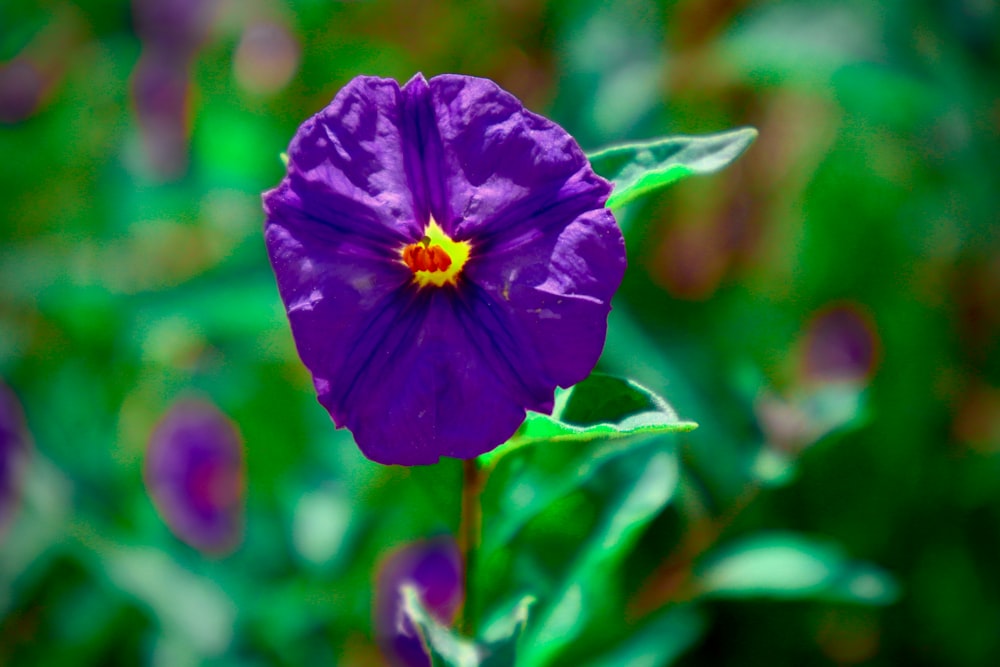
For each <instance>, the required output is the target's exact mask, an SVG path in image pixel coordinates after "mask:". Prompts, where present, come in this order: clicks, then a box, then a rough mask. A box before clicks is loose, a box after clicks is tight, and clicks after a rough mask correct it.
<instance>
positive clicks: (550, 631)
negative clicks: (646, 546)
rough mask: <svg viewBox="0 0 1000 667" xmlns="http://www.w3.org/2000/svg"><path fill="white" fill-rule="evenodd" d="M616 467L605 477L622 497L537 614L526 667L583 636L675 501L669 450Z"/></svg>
mask: <svg viewBox="0 0 1000 667" xmlns="http://www.w3.org/2000/svg"><path fill="white" fill-rule="evenodd" d="M620 463H621V465H620V466H616V467H615V469H614V470H613V471H611V473H612V474H610V475H608V476H609V477H612V478H617V479H611V480H609V482H610V484H611V488H615V489H619V490H620V491H619V493H618V495H617V496H616V497H613V498H612V499H611V501H610V502H609V503H608V505H607V509H606V510H605V512H604V514H603V517H602V520H601V521H600V523H599V524H598V526H597V528H596V530H594V532H593V533H592V534H591V535H590V537H589V539H588V540H587V543H586V544H585V545H584V546H583V548H582V549H581V550H580V552H579V553H578V555H577V557H576V558H575V559H574V561H573V562H572V563H571V564H570V565H569V567H568V568H567V570H566V576H565V578H564V579H563V581H562V583H561V585H560V587H559V588H558V590H557V591H556V592H555V594H554V595H553V596H552V597H551V598H549V599H548V600H547V604H546V605H545V608H544V609H543V610H542V611H541V612H540V613H539V617H538V622H537V624H535V626H534V628H533V631H532V632H531V633H530V639H529V640H528V641H526V642H525V645H526V648H527V649H528V650H527V653H526V655H525V660H524V664H525V665H529V666H531V665H545V664H548V663H550V662H551V661H552V659H553V658H554V657H555V656H556V655H557V654H558V653H559V652H560V651H562V650H563V649H564V648H566V647H567V646H569V645H571V644H572V643H573V642H574V640H575V639H576V638H577V637H578V636H579V635H580V634H581V633H582V632H583V631H584V629H585V628H586V626H587V624H588V623H589V622H590V621H591V620H592V618H591V615H592V613H593V610H594V609H595V608H597V607H598V603H599V602H600V600H601V599H603V598H604V597H605V594H606V592H607V589H606V586H607V584H608V582H609V581H612V580H615V578H616V577H615V576H614V575H613V574H612V571H613V569H614V568H615V567H616V566H617V565H618V564H619V563H620V562H621V560H622V559H623V558H624V557H625V555H626V554H627V553H628V552H629V551H630V550H631V548H632V546H633V545H634V544H635V542H636V541H637V540H638V539H639V536H640V535H641V533H642V531H643V530H644V529H645V527H646V526H647V525H648V524H649V522H650V521H652V520H653V519H654V518H655V517H656V516H657V515H658V514H659V513H660V512H661V511H662V510H663V508H664V507H665V506H666V505H667V503H669V502H670V500H671V499H672V498H673V496H674V492H675V490H676V488H677V481H678V476H679V474H678V463H677V456H676V452H674V451H673V448H670V450H664V449H652V451H649V452H635V453H634V456H631V457H629V458H628V459H626V460H623V461H621V462H620Z"/></svg>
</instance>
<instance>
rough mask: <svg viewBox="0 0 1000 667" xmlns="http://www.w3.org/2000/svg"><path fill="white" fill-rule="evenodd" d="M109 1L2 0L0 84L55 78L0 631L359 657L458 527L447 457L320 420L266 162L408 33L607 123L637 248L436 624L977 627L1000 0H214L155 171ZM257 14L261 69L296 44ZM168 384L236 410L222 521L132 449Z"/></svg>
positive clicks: (554, 640) (570, 629)
mask: <svg viewBox="0 0 1000 667" xmlns="http://www.w3.org/2000/svg"><path fill="white" fill-rule="evenodd" d="M133 4H135V3H130V2H126V1H125V0H113V1H111V2H104V3H97V2H79V3H37V2H35V3H32V2H4V3H0V26H2V27H3V29H2V30H0V105H3V104H6V103H7V101H8V100H9V99H10V94H11V92H10V91H11V90H15V91H18V92H21V91H25V90H29V88H26V87H24V86H25V82H27V83H28V84H30V83H31V81H30V79H18V78H11V76H12V74H17V75H18V76H23V75H24V72H25V71H27V72H28V75H29V77H30V74H31V71H37V73H40V75H41V79H40V84H41V87H40V88H39V89H38V90H39V94H38V97H37V98H36V99H34V101H33V102H32V104H33V105H34V106H33V107H32V108H31V109H29V111H30V114H29V115H28V116H27V117H25V118H24V119H23V120H18V121H7V120H6V119H4V120H2V121H0V155H3V156H5V158H6V159H4V160H0V192H2V194H3V196H4V206H3V207H2V209H0V375H2V379H3V381H4V382H5V383H6V384H8V385H10V386H11V387H12V388H13V389H14V391H15V393H16V394H17V395H18V397H19V399H20V401H21V403H22V404H23V407H24V411H25V416H26V421H27V424H28V427H29V429H30V431H31V434H32V441H33V444H32V449H31V452H32V454H31V459H30V463H29V465H28V466H27V472H26V474H25V478H24V479H23V480H22V485H21V487H22V488H21V493H20V500H19V502H18V503H17V504H16V505H15V507H14V512H13V514H12V516H11V520H10V521H9V522H8V523H7V525H5V526H4V527H3V532H2V533H0V664H4V665H8V664H9V665H32V664H39V665H61V664H73V665H82V666H85V665H108V664H128V665H133V664H158V665H164V664H165V665H177V666H178V667H185V666H186V665H197V664H209V665H214V666H217V667H228V666H231V665H232V666H235V665H239V666H240V667H245V666H250V667H257V666H258V665H260V666H261V667H263V666H265V665H287V666H289V667H291V666H293V665H323V664H361V665H376V664H379V663H380V656H379V654H378V651H377V649H376V648H375V647H374V645H373V640H372V639H371V637H372V631H371V626H372V600H373V596H374V590H375V588H376V586H377V578H378V572H379V567H380V564H381V563H382V562H384V559H385V558H386V556H387V554H389V553H391V552H392V551H393V550H394V549H396V548H399V547H400V546H401V545H404V544H407V543H408V542H410V541H413V540H417V539H421V538H426V537H428V536H434V535H439V534H442V533H448V534H455V533H456V532H457V527H458V521H459V506H460V503H459V492H458V490H459V487H460V484H461V479H462V476H461V469H460V464H459V463H458V462H455V461H443V462H442V463H441V464H439V465H437V466H433V467H429V468H419V469H417V468H415V469H409V470H401V469H397V468H383V467H380V466H376V465H373V464H371V463H370V462H368V461H366V460H364V459H363V458H362V457H361V456H360V455H359V454H358V452H357V450H356V448H355V446H354V444H353V442H352V441H351V438H350V435H349V434H347V433H345V432H343V431H335V430H334V429H333V427H332V425H331V423H330V420H329V418H328V416H327V414H326V413H325V412H324V411H323V409H322V408H321V407H319V406H318V405H317V404H316V402H315V393H314V391H313V388H312V387H311V385H310V381H309V378H308V374H307V373H305V372H304V370H303V369H302V367H301V363H300V362H299V361H298V358H297V356H296V354H295V350H294V344H293V341H292V339H291V336H290V334H289V332H288V325H287V321H286V319H285V316H284V314H283V313H282V312H281V306H280V301H279V299H278V295H277V293H276V290H275V287H274V282H273V276H272V275H271V273H270V270H269V268H268V266H267V260H266V257H265V254H264V251H263V244H262V241H261V223H262V219H263V215H262V213H261V211H260V193H261V191H263V190H265V189H267V188H270V187H273V186H274V185H275V184H276V183H277V182H278V181H279V179H280V178H281V174H282V172H283V167H282V163H281V161H280V160H279V159H275V156H278V155H280V154H281V153H282V151H285V150H287V143H288V139H289V138H290V137H291V136H292V135H293V133H294V131H295V128H296V127H297V126H298V124H299V123H301V122H302V120H303V119H304V118H306V117H307V116H308V115H310V114H311V113H314V112H315V111H317V110H318V109H320V108H321V107H322V106H323V105H325V104H326V103H328V102H329V100H330V98H331V97H332V96H333V94H334V93H335V92H336V90H337V89H339V87H340V86H341V85H343V84H344V83H345V82H346V81H347V80H349V79H350V78H351V77H352V76H354V75H356V74H358V73H369V74H378V75H382V76H392V77H395V78H397V79H407V78H409V77H410V76H411V75H412V74H413V73H414V72H416V71H423V72H424V73H425V74H426V75H428V76H431V75H434V74H437V73H440V72H446V71H454V72H463V73H468V74H475V75H482V76H489V77H492V78H494V79H495V80H497V81H498V82H500V83H501V85H503V86H504V87H505V88H507V89H509V90H511V91H512V92H514V93H515V94H516V95H518V96H519V97H520V98H522V99H523V100H524V101H525V103H526V105H527V106H528V107H529V108H531V109H534V110H537V111H539V112H542V113H545V114H546V115H547V116H549V117H552V118H554V119H555V120H556V121H557V122H559V123H560V124H562V125H563V126H564V127H566V128H567V129H568V130H569V131H570V132H571V133H572V134H573V135H574V136H575V137H577V138H578V139H579V141H580V143H581V144H582V145H584V146H611V148H607V149H604V150H601V151H597V152H593V153H591V154H590V157H591V159H592V160H593V164H594V166H595V168H596V169H597V170H598V171H599V172H600V173H601V174H602V175H603V176H605V177H607V178H609V179H611V180H612V181H613V182H614V183H615V190H614V191H613V193H612V197H611V200H610V201H609V204H610V205H612V206H614V207H615V215H616V218H617V219H618V221H619V222H620V223H621V225H622V227H623V229H624V230H625V234H626V243H627V247H628V250H629V269H628V273H627V275H626V280H625V284H624V285H623V287H622V289H621V291H620V292H619V294H618V295H617V296H616V300H615V304H614V309H613V311H612V314H611V317H610V320H609V335H608V343H607V345H606V349H605V353H604V356H603V357H602V360H601V365H600V370H601V373H598V374H594V375H593V376H591V377H590V378H588V379H587V380H585V381H584V382H582V383H580V384H579V385H577V386H576V387H573V388H569V389H567V390H565V391H560V392H559V395H558V401H557V406H556V411H555V413H554V414H553V415H551V416H549V415H537V414H530V415H529V416H528V418H527V419H526V421H525V423H524V425H523V427H522V428H521V430H520V431H519V432H518V433H517V435H516V436H515V437H514V438H513V439H512V440H511V442H509V443H508V444H506V445H505V446H503V447H501V448H498V449H497V450H495V451H494V452H492V453H490V454H489V455H488V456H487V457H485V458H484V460H483V464H484V465H483V471H484V474H485V475H488V477H487V479H486V480H485V486H484V489H483V493H482V508H483V535H482V542H481V545H480V552H479V554H478V555H479V567H478V569H477V571H476V572H475V573H474V577H475V579H474V584H475V585H476V592H477V596H478V597H477V598H476V605H477V610H476V611H477V614H476V617H477V618H482V619H487V620H486V622H484V623H482V628H483V632H482V633H480V635H479V636H478V637H476V638H474V639H473V638H461V637H458V636H457V635H455V634H454V633H452V631H450V630H445V629H442V628H438V629H436V630H434V633H437V634H435V636H438V637H439V639H440V637H445V638H446V641H445V643H446V644H447V642H455V643H456V645H459V646H472V647H473V650H474V651H475V652H476V655H477V658H478V657H480V656H482V655H485V653H484V652H483V651H484V649H483V647H484V646H486V645H488V644H490V642H491V641H502V640H503V638H505V637H506V638H508V639H509V638H513V637H516V636H518V634H520V639H517V640H516V641H509V642H507V643H506V644H503V648H499V647H495V649H496V650H495V651H494V652H493V653H491V655H493V656H494V659H495V660H497V661H500V660H501V656H503V657H502V660H503V661H507V660H508V658H507V657H506V655H507V654H505V653H504V651H506V650H508V649H509V650H513V648H514V647H516V649H517V652H518V657H519V659H520V661H521V663H522V664H528V665H543V664H544V665H553V666H555V667H564V666H571V665H572V666H575V665H587V664H593V665H597V666H598V667H605V666H610V665H618V664H628V665H639V666H652V665H670V664H675V663H680V664H684V665H696V664H757V663H767V664H873V665H876V664H885V665H924V664H928V665H929V664H947V665H955V666H956V667H978V666H979V665H989V664H997V663H998V662H1000V658H998V656H1000V643H998V639H997V632H996V619H997V618H998V616H1000V596H998V595H997V591H998V590H1000V573H998V572H997V569H996V568H995V567H993V563H994V560H995V554H996V552H997V544H996V542H997V540H996V538H995V535H994V533H995V531H994V530H992V528H991V527H992V526H995V525H998V522H1000V504H998V500H997V493H996V489H997V488H998V486H1000V463H998V461H1000V459H998V455H997V452H998V451H1000V444H998V443H1000V436H998V433H1000V427H998V423H997V417H996V415H998V414H1000V389H998V388H1000V346H998V345H997V341H998V340H1000V324H998V323H1000V307H998V304H1000V298H998V297H997V295H998V294H1000V278H998V276H1000V273H998V271H997V259H996V258H997V257H998V256H1000V250H998V242H997V234H996V211H997V210H998V209H1000V200H998V193H1000V189H998V188H997V187H996V183H995V180H996V179H995V176H994V174H995V172H996V165H997V164H1000V141H998V138H997V133H996V127H995V125H996V123H995V117H996V100H997V99H1000V87H998V78H997V76H996V72H997V71H1000V60H998V54H1000V49H998V41H997V36H998V35H1000V29H998V28H1000V13H998V11H997V10H996V7H995V6H993V5H991V3H984V2H978V3H976V2H966V3H941V2H930V1H929V0H918V1H916V2H910V3H879V4H877V5H876V4H872V3H862V2H848V3H838V2H829V1H820V2H803V1H801V0H780V1H777V2H763V1H762V0H757V1H753V2H749V3H701V4H699V3H669V2H668V3H657V2H655V1H654V0H627V1H624V2H616V3H609V2H598V1H596V0H586V1H582V2H554V3H532V2H518V3H484V2H478V1H476V2H471V3H441V4H435V5H434V7H433V9H431V10H428V8H427V7H424V8H423V10H427V11H423V10H421V11H416V10H415V9H414V8H413V7H414V5H413V3H408V2H404V1H403V0H386V1H384V2H383V1H378V2H361V3H330V2H322V1H318V0H295V1H294V2H290V3H287V6H286V7H284V9H285V10H287V11H283V12H278V13H268V12H262V11H261V10H260V8H259V7H258V8H254V7H249V8H247V7H243V6H242V5H241V6H240V7H239V8H237V5H238V4H239V3H235V4H234V3H228V4H227V3H222V4H217V9H218V11H219V12H220V13H219V14H218V16H216V19H217V22H216V23H214V24H213V25H212V26H211V29H209V30H208V31H206V33H205V34H204V35H203V40H202V44H201V48H200V51H199V52H198V53H197V54H196V55H195V56H193V57H192V58H191V59H190V60H189V61H185V63H184V64H185V67H186V68H187V69H186V70H185V72H186V74H185V76H189V77H190V83H191V88H190V90H189V92H188V95H187V96H186V97H185V99H184V101H183V106H184V113H185V117H184V121H185V122H184V128H183V129H184V131H185V132H189V133H190V136H189V137H187V138H183V139H182V141H183V149H184V150H183V153H184V155H185V156H186V158H187V166H186V168H185V169H183V170H182V171H181V172H179V173H178V174H176V175H174V176H170V177H161V176H157V175H156V174H155V173H154V172H153V171H152V170H151V169H150V167H149V160H148V157H149V156H148V151H147V147H146V146H145V144H144V143H143V140H142V132H143V125H142V124H141V123H140V122H139V120H138V118H137V116H136V105H135V103H134V100H133V98H132V90H133V73H134V69H135V66H136V64H137V63H138V61H139V58H140V57H141V55H143V54H144V50H143V48H142V45H141V43H140V41H139V38H138V36H137V35H136V33H135V22H134V13H135V12H134V10H133ZM223 5H224V6H223ZM694 5H698V7H699V8H698V9H697V11H695V10H693V9H692V7H694ZM254 26H264V28H265V30H264V33H263V34H267V35H273V34H278V33H272V32H269V31H270V30H271V28H275V27H276V28H277V29H278V30H279V32H280V31H281V30H285V31H286V32H287V34H288V35H289V36H290V38H291V43H292V44H293V45H294V50H295V52H296V53H297V54H298V55H297V56H295V59H296V60H295V62H296V63H297V65H296V67H295V68H294V71H293V72H292V74H291V78H290V79H289V80H288V81H287V82H286V83H285V84H283V85H280V86H278V87H276V88H272V89H269V90H265V89H262V88H254V87H253V86H252V85H251V86H248V85H247V82H246V80H245V79H241V78H240V76H238V75H237V73H236V69H237V68H236V66H235V63H236V62H237V60H238V58H239V57H242V56H239V55H238V52H239V53H242V54H245V53H248V52H251V53H252V52H253V49H248V47H247V45H248V44H249V45H251V46H252V45H253V44H254V43H253V41H252V40H249V41H245V38H247V36H248V35H251V36H252V34H253V33H252V32H251V30H250V29H251V28H252V27H254ZM469 35H475V36H476V39H469ZM265 41H266V42H267V44H266V45H265V47H266V48H265V57H264V58H263V59H262V60H260V61H258V62H257V67H256V68H253V67H251V68H250V69H249V71H251V72H254V73H255V75H256V76H260V77H265V76H266V75H270V74H271V73H272V70H273V69H274V68H276V66H277V64H278V63H280V62H281V58H280V57H278V56H281V57H284V55H286V54H284V53H283V52H280V49H279V51H270V50H268V49H274V48H276V47H275V45H279V46H280V39H275V40H265ZM257 46H260V44H259V43H258V44H257ZM18 58H22V59H27V60H28V61H29V62H30V63H31V64H32V65H33V66H34V68H35V69H34V70H31V69H30V68H29V69H28V70H24V69H18V68H17V67H11V65H12V64H15V65H19V64H20V63H21V62H22V61H20V60H18V61H17V62H16V63H15V60H17V59H18ZM263 63H266V66H265V65H264V64H263ZM11 81H13V82H14V84H11ZM251 83H253V81H252V82H251ZM258 83H259V81H258ZM6 108H7V107H4V109H6ZM750 126H753V127H757V128H759V129H760V136H759V137H756V139H755V133H754V131H753V130H749V129H744V130H735V131H728V132H720V130H724V129H725V128H732V127H750ZM181 134H182V135H183V134H184V132H182V133H181ZM636 137H663V138H661V139H654V140H651V141H646V142H640V143H634V142H630V139H634V138H636ZM752 141H753V142H755V145H754V146H753V149H752V150H747V146H748V145H749V144H750V142H752ZM737 156H739V160H737V161H735V162H733V160H734V159H735V158H736V157H737ZM730 162H732V164H731V165H730V166H729V167H728V168H726V169H725V170H721V171H720V169H721V168H722V167H723V166H726V165H727V164H729V163H730ZM691 174H712V175H711V176H710V177H705V178H699V179H693V178H692V179H686V176H688V175H691ZM682 178H683V179H685V180H684V181H683V183H681V182H679V179H682ZM671 184H675V187H666V186H668V185H671ZM831 304H841V305H844V304H846V305H847V306H848V307H849V308H850V309H852V310H853V311H856V312H858V313H861V314H862V315H863V317H862V318H861V319H862V320H863V321H864V323H865V324H864V327H865V331H866V332H867V334H868V335H869V339H870V340H869V341H868V342H870V343H871V344H872V352H871V354H872V358H871V360H870V364H869V366H868V367H867V368H865V369H863V371H862V372H860V373H858V374H857V375H855V376H852V377H849V378H847V379H844V378H839V379H838V378H830V377H824V376H822V375H819V376H817V375H816V372H815V370H814V369H811V367H810V366H809V364H807V363H806V361H807V357H808V350H809V344H810V340H811V339H810V337H809V332H810V327H811V326H812V324H813V323H814V322H815V321H816V317H817V314H818V313H822V312H823V311H824V310H825V309H826V308H828V307H829V306H830V305H831ZM862 347H863V345H862ZM858 350H859V348H857V347H852V348H849V349H847V353H848V354H847V357H846V358H847V359H848V361H850V360H851V359H852V357H851V354H854V353H858ZM843 351H844V350H841V352H843ZM863 352H864V350H863V349H862V350H861V353H863ZM621 378H628V379H627V380H626V379H621ZM190 393H194V394H197V395H201V396H205V397H207V398H209V399H211V400H212V401H214V402H215V403H217V404H218V405H219V407H220V408H221V409H222V410H223V411H224V412H225V413H226V414H227V415H229V416H230V417H231V418H232V419H233V421H234V422H235V423H236V424H237V425H238V427H239V430H240V433H241V434H242V437H243V441H244V449H245V454H246V477H245V482H246V489H247V496H246V507H245V511H246V526H245V528H246V530H245V538H244V540H243V542H242V544H241V545H240V546H239V548H238V549H237V550H236V551H235V552H234V553H232V554H229V555H222V556H212V555H206V554H201V553H199V552H197V551H195V550H193V549H192V548H190V547H188V546H187V545H185V544H184V543H182V542H180V541H179V540H178V539H177V538H175V537H174V536H173V535H172V534H171V533H170V531H169V530H168V528H167V527H166V526H165V524H164V522H163V521H162V519H161V517H160V516H159V515H158V514H157V512H156V511H155V509H154V508H153V506H152V504H151V502H150V499H149V495H148V492H147V489H146V488H145V486H144V483H143V463H144V454H145V447H146V443H147V441H148V438H149V434H150V433H151V432H152V430H153V428H154V427H155V425H156V424H157V422H158V420H159V419H160V418H162V416H163V414H164V413H165V411H166V410H167V408H168V407H169V406H170V405H171V404H172V402H173V401H174V400H175V399H176V398H178V397H181V396H185V395H188V394H190ZM661 396H663V397H666V398H667V399H669V405H668V404H667V403H666V402H665V401H664V399H662V398H660V397H661ZM695 423H697V424H699V427H698V428H697V429H696V430H692V429H693V428H694V424H695ZM792 531H795V532H792ZM820 536H822V538H820ZM872 563H875V564H877V566H876V565H872ZM525 596H531V597H532V598H534V599H535V600H536V602H534V603H533V605H532V606H531V607H530V614H529V615H528V616H527V617H525V616H524V615H523V611H524V610H525V609H527V607H526V606H524V605H523V604H522V603H521V601H522V600H523V599H524V598H525ZM511 610H514V612H515V613H512V614H511V615H508V613H509V612H510V611H511ZM518 610H520V611H518ZM494 627H496V628H498V629H496V630H493V628H494ZM428 628H430V626H428ZM439 631H442V632H445V633H446V634H444V635H441V634H440V632H439ZM428 632H429V630H428ZM494 632H495V633H496V634H495V635H494V634H493V633H494ZM442 641H444V640H442ZM441 650H442V651H443V650H444V649H441Z"/></svg>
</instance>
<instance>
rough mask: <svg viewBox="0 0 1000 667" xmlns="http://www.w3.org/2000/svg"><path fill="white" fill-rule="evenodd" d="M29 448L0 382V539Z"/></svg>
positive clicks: (16, 405)
mask: <svg viewBox="0 0 1000 667" xmlns="http://www.w3.org/2000/svg"><path fill="white" fill-rule="evenodd" d="M28 448H29V440H28V432H27V428H26V426H25V423H24V413H23V411H22V410H21V404H20V402H19V401H18V400H17V396H15V395H14V392H13V391H11V390H10V388H8V387H7V386H6V385H5V384H3V383H2V382H0V535H2V532H3V530H4V529H5V528H6V526H7V523H8V522H9V521H10V519H11V517H12V516H13V514H14V509H15V507H16V506H17V502H18V500H19V498H20V493H21V483H22V477H23V472H24V465H25V462H26V458H27V454H28Z"/></svg>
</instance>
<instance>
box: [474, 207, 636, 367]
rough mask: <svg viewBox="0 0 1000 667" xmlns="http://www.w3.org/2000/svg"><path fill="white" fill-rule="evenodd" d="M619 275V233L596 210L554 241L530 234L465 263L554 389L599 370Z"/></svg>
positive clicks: (621, 254) (621, 241) (621, 269)
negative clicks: (596, 367)
mask: <svg viewBox="0 0 1000 667" xmlns="http://www.w3.org/2000/svg"><path fill="white" fill-rule="evenodd" d="M624 272H625V249H624V239H623V238H622V235H621V231H620V230H619V228H618V226H617V224H616V223H615V220H614V217H613V216H612V215H611V213H610V211H608V210H607V209H597V210H593V211H590V212H588V213H586V214H584V215H582V216H580V217H579V218H577V219H576V220H574V221H573V222H572V223H571V224H569V225H567V226H566V227H565V228H564V229H563V230H562V232H561V233H559V234H558V235H555V236H553V235H545V234H543V233H541V232H535V233H534V234H533V235H531V236H525V237H524V238H523V239H522V242H521V243H520V244H519V245H517V246H513V247H508V248H505V249H504V250H503V252H492V253H489V254H486V255H484V256H482V257H480V258H478V260H477V261H476V262H475V263H473V262H470V263H469V270H468V277H469V280H470V281H471V282H474V283H475V284H476V285H478V286H479V287H480V288H481V289H482V290H484V291H485V292H486V293H488V294H489V295H490V297H491V299H492V300H493V303H495V304H496V305H497V306H499V307H500V308H501V309H502V310H503V311H504V312H505V316H506V319H507V321H508V322H509V325H508V326H509V328H510V329H511V330H512V331H514V332H516V334H515V335H517V336H519V337H520V338H521V339H522V340H524V341H526V343H523V344H522V347H526V348H528V349H534V350H537V351H538V359H539V360H540V362H541V364H542V367H543V369H544V373H545V375H546V376H547V377H548V378H550V379H551V380H550V381H551V382H552V384H553V385H556V384H558V385H559V386H562V387H567V386H570V385H572V384H575V383H577V382H579V381H580V380H582V379H584V378H585V377H586V376H587V375H588V374H589V373H590V371H591V370H592V369H593V367H594V364H595V363H597V358H598V357H599V356H600V354H601V350H602V349H603V347H604V339H605V335H606V333H607V316H608V312H609V311H610V309H611V297H612V296H613V295H614V293H615V291H616V290H617V289H618V286H619V284H620V283H621V280H622V277H623V276H624ZM525 370H526V371H528V370H529V369H525Z"/></svg>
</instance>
